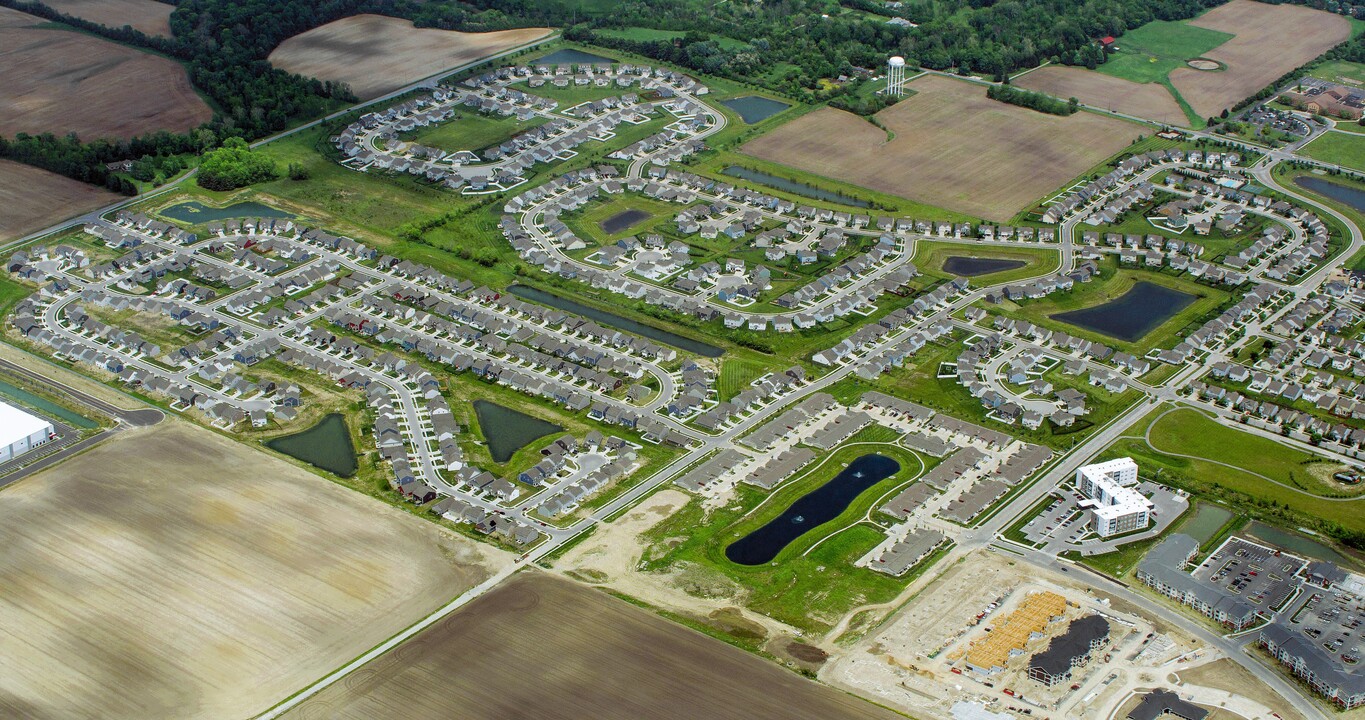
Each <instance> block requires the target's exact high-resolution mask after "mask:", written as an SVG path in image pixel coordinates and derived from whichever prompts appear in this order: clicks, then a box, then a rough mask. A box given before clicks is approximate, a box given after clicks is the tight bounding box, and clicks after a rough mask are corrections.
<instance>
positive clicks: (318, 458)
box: [265, 413, 356, 477]
mask: <svg viewBox="0 0 1365 720" xmlns="http://www.w3.org/2000/svg"><path fill="white" fill-rule="evenodd" d="M265 445H266V447H268V448H270V449H271V450H275V451H278V452H282V453H284V454H285V455H288V456H290V457H294V458H298V459H299V460H302V461H304V462H306V463H308V464H309V465H313V466H315V467H320V468H322V469H323V470H326V471H328V472H331V473H336V474H337V475H340V476H342V477H351V476H352V475H354V474H355V470H356V456H355V445H353V444H352V443H351V431H350V430H348V429H347V428H346V418H344V417H342V416H341V414H340V413H332V414H331V415H328V416H327V417H325V418H323V419H322V421H321V422H319V423H318V424H317V425H314V426H313V427H310V428H308V429H307V430H304V431H303V432H300V433H294V434H293V435H285V436H283V437H277V438H275V439H274V440H270V441H267V442H266V444H265Z"/></svg>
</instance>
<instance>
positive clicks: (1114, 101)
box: [1011, 65, 1188, 125]
mask: <svg viewBox="0 0 1365 720" xmlns="http://www.w3.org/2000/svg"><path fill="white" fill-rule="evenodd" d="M1011 82H1012V83H1013V84H1015V85H1018V86H1019V87H1021V88H1026V89H1028V90H1037V91H1038V92H1045V93H1047V94H1049V95H1055V96H1056V97H1059V98H1069V97H1074V98H1077V99H1078V100H1080V101H1081V102H1083V103H1085V104H1086V105H1092V106H1094V107H1097V108H1104V109H1106V110H1111V111H1114V112H1120V113H1123V114H1125V115H1134V116H1137V117H1140V118H1147V119H1148V120H1155V121H1156V122H1159V123H1165V124H1167V125H1184V124H1186V123H1187V122H1188V120H1187V119H1186V118H1185V113H1183V112H1181V110H1180V105H1179V104H1177V103H1176V101H1175V98H1173V97H1171V92H1170V91H1169V90H1167V89H1166V88H1164V87H1162V86H1160V85H1158V84H1156V83H1146V84H1142V83H1135V82H1132V81H1130V80H1124V79H1123V78H1116V77H1113V76H1110V75H1105V74H1104V73H1098V72H1094V71H1091V70H1086V69H1085V68H1078V67H1062V66H1060V65H1049V66H1048V67H1045V68H1039V69H1037V70H1034V71H1033V72H1030V73H1028V74H1026V75H1024V76H1023V77H1021V78H1017V79H1015V80H1012V81H1011Z"/></svg>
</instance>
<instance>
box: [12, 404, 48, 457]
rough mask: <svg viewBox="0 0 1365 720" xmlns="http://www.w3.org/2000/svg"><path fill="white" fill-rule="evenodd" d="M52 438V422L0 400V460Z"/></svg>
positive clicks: (19, 453)
mask: <svg viewBox="0 0 1365 720" xmlns="http://www.w3.org/2000/svg"><path fill="white" fill-rule="evenodd" d="M51 439H52V423H50V422H48V421H46V420H43V419H41V418H36V417H34V416H32V415H30V414H28V413H26V412H24V411H23V410H20V409H19V408H17V407H14V406H12V405H6V404H5V403H3V402H0V462H5V461H7V460H9V459H11V458H13V457H15V456H18V455H22V454H24V453H26V452H28V451H29V450H32V449H33V448H35V447H37V446H39V445H42V444H43V443H45V442H47V441H48V440H51Z"/></svg>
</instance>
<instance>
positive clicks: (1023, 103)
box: [986, 85, 1081, 115]
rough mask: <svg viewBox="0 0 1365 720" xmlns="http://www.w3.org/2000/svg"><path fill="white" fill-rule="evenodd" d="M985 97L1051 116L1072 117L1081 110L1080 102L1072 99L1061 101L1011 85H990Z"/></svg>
mask: <svg viewBox="0 0 1365 720" xmlns="http://www.w3.org/2000/svg"><path fill="white" fill-rule="evenodd" d="M986 97H988V98H990V99H992V100H999V101H1000V102H1007V103H1009V104H1011V105H1018V106H1019V107H1026V108H1028V109H1030V110H1037V111H1038V112H1044V113H1049V114H1052V115H1072V114H1074V113H1075V112H1076V111H1077V110H1080V109H1081V102H1080V101H1079V100H1077V99H1076V98H1074V97H1073V98H1071V99H1070V100H1062V99H1061V98H1055V97H1052V96H1051V95H1048V94H1046V93H1040V92H1034V91H1032V90H1023V89H1021V88H1017V87H1014V86H1013V85H992V86H990V87H989V88H987V89H986Z"/></svg>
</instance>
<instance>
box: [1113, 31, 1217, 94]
mask: <svg viewBox="0 0 1365 720" xmlns="http://www.w3.org/2000/svg"><path fill="white" fill-rule="evenodd" d="M1232 37H1233V36H1232V35H1230V34H1228V33H1224V32H1218V31H1217V30H1209V29H1206V28H1201V27H1197V26H1194V25H1190V24H1189V23H1188V22H1184V21H1180V22H1171V21H1168V20H1153V21H1152V22H1149V23H1147V24H1146V25H1143V26H1142V27H1140V28H1137V29H1136V30H1130V31H1128V32H1126V33H1124V34H1123V36H1122V37H1120V38H1119V39H1118V40H1117V41H1116V42H1115V43H1114V44H1115V45H1117V46H1118V50H1117V51H1116V52H1114V53H1113V55H1112V56H1110V58H1109V59H1108V60H1107V61H1105V63H1104V64H1103V65H1100V66H1099V67H1098V68H1097V69H1098V70H1099V71H1100V72H1102V73H1104V74H1106V75H1113V76H1114V77H1118V78H1123V79H1124V80H1132V81H1133V82H1138V83H1150V82H1164V81H1165V80H1166V76H1167V75H1170V73H1171V71H1172V70H1174V69H1176V68H1178V67H1181V66H1182V65H1184V64H1185V61H1186V60H1190V59H1192V58H1197V57H1199V56H1201V55H1203V54H1204V53H1206V52H1208V51H1210V50H1212V49H1214V48H1216V47H1218V46H1219V45H1222V44H1223V43H1225V42H1227V41H1228V40H1231V39H1232Z"/></svg>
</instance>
